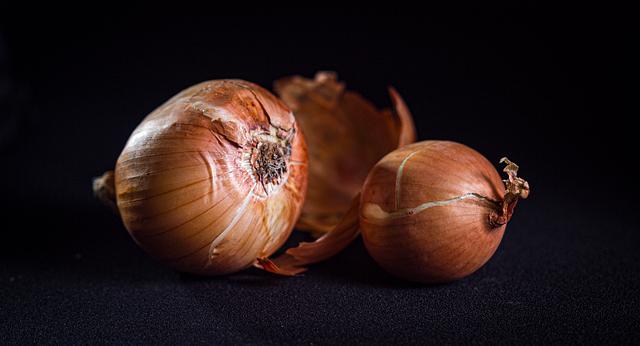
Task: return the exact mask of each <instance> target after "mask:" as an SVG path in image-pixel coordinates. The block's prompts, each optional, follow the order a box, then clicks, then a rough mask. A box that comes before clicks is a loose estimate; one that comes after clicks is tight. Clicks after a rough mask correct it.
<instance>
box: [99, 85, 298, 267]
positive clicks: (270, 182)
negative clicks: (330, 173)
mask: <svg viewBox="0 0 640 346" xmlns="http://www.w3.org/2000/svg"><path fill="white" fill-rule="evenodd" d="M112 175H113V173H111V172H107V173H106V174H105V175H104V176H103V177H102V178H100V179H97V180H96V181H95V182H94V190H95V191H96V194H97V195H98V196H99V197H101V199H103V200H105V201H109V200H113V199H115V202H116V203H117V210H118V211H119V213H120V215H121V217H122V221H123V222H124V225H125V227H126V228H127V230H128V231H129V233H130V234H131V236H132V237H133V239H134V240H135V241H136V242H137V243H138V244H139V245H140V247H142V248H143V249H144V250H145V251H146V252H148V253H149V254H150V255H151V256H153V257H155V258H157V259H158V260H160V261H161V262H163V263H165V264H167V265H169V266H171V267H173V268H175V269H177V270H180V271H184V272H190V273H195V274H203V275H218V274H225V273H231V272H235V271H238V270H241V269H243V268H246V267H249V266H251V265H252V264H254V263H256V262H257V260H258V258H263V257H267V256H269V255H271V254H272V253H273V252H275V251H276V250H277V249H278V248H279V247H280V246H281V245H282V244H283V243H284V242H285V240H286V239H287V238H288V236H289V234H290V233H291V231H292V229H293V227H294V224H295V221H296V219H297V218H298V216H299V214H300V211H301V209H302V203H303V201H304V196H305V192H306V184H307V150H306V145H305V143H304V139H303V136H302V133H301V132H300V131H299V129H298V126H297V124H296V122H295V119H294V116H293V114H292V112H291V111H290V110H289V108H288V107H287V106H286V105H285V104H284V103H282V102H281V101H279V100H278V99H277V98H276V97H275V96H273V95H272V94H270V93H269V92H268V91H266V90H264V89H262V88H261V87H259V86H257V85H255V84H252V83H249V82H245V81H241V80H216V81H209V82H204V83H201V84H198V85H195V86H192V87H190V88H188V89H186V90H184V91H182V92H180V93H179V94H177V95H176V96H174V97H173V98H171V99H170V100H169V101H167V102H166V103H165V104H163V105H162V106H160V107H159V108H158V109H156V110H155V111H153V112H152V113H151V114H149V115H148V116H147V117H146V118H145V119H144V120H143V121H142V123H141V124H140V125H139V126H138V127H137V128H136V129H135V131H134V132H133V134H132V135H131V137H130V138H129V140H128V142H127V144H126V146H125V148H124V150H123V151H122V153H121V155H120V157H119V158H118V162H117V164H116V169H115V174H114V175H113V177H115V179H113V178H112ZM110 184H114V185H113V186H110Z"/></svg>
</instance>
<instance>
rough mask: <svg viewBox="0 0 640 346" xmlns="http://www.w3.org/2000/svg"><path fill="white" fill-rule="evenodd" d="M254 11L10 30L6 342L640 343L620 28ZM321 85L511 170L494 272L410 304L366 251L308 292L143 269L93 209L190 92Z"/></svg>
mask: <svg viewBox="0 0 640 346" xmlns="http://www.w3.org/2000/svg"><path fill="white" fill-rule="evenodd" d="M248 7H249V6H247V8H245V9H240V10H230V11H226V10H223V9H214V8H212V9H205V8H202V7H195V6H194V7H189V6H188V5H186V4H183V5H181V4H174V5H172V7H167V8H157V7H156V8H154V10H151V9H149V8H146V7H142V6H140V7H127V8H126V9H118V10H113V9H104V8H99V7H97V8H95V9H85V10H86V11H83V12H74V9H71V8H70V9H60V8H58V9H57V11H55V13H54V12H53V11H49V10H47V9H42V8H39V11H37V12H38V13H34V12H35V11H32V10H33V9H20V10H14V9H9V8H3V9H2V11H0V12H2V15H0V18H1V21H0V167H1V168H0V182H1V183H0V184H1V185H0V189H1V190H0V191H2V198H0V201H1V207H2V209H1V213H2V221H3V225H2V226H1V227H0V228H1V229H2V231H1V232H2V233H1V234H2V238H1V240H0V341H2V343H6V342H9V343H14V342H15V343H25V342H26V343H36V342H37V343H68V342H76V343H78V342H82V341H84V342H96V341H100V342H106V343H158V342H169V343H181V342H187V343H198V342H205V343H252V344H262V343H302V344H312V343H313V344H316V343H341V342H345V341H347V340H350V342H356V343H367V344H368V343H440V342H446V343H463V342H464V343H497V342H505V343H518V344H520V343H549V342H553V343H583V342H587V343H604V342H614V341H617V342H628V343H631V342H633V340H634V339H636V338H637V337H640V332H639V329H638V327H639V322H640V318H639V315H638V309H639V308H640V304H639V303H640V302H639V298H638V287H639V284H640V280H639V274H640V255H639V254H638V251H637V245H638V240H639V236H638V231H639V227H638V219H637V211H638V206H639V205H638V204H639V203H638V202H637V198H636V197H635V193H636V191H637V186H636V185H637V182H636V181H635V180H636V178H635V171H634V168H633V167H634V161H635V159H636V157H637V154H634V153H633V151H632V149H633V146H632V143H634V142H635V139H636V138H637V134H636V133H635V132H636V131H635V128H634V126H631V125H630V123H629V121H628V120H626V118H627V117H629V116H630V115H631V112H630V111H629V110H628V109H627V108H626V107H625V100H626V99H627V97H629V96H630V92H629V91H628V90H629V89H625V87H623V86H624V85H625V84H626V83H628V82H631V77H630V70H631V69H630V67H629V66H630V65H629V64H628V62H629V61H630V60H631V58H630V52H629V51H630V47H633V46H634V45H637V38H635V39H633V40H632V39H631V37H630V36H631V35H630V32H631V31H630V26H631V25H630V24H631V22H630V20H629V19H628V18H627V17H626V16H625V12H626V13H628V10H625V9H614V8H583V7H571V8H562V9H561V8H557V7H544V6H538V5H534V4H529V5H527V6H521V7H502V8H492V9H487V8H483V9H480V8H467V9H456V10H454V11H448V10H447V11H443V10H426V9H421V10H415V11H413V13H411V12H407V13H404V12H401V11H398V10H395V9H392V8H388V9H383V10H380V11H377V10H371V9H370V10H367V11H364V12H363V11H362V10H359V11H355V10H351V11H347V10H343V11H329V10H319V9H315V10H305V11H300V12H299V13H291V12H285V11H276V10H270V11H264V12H259V11H254V12H251V13H249V15H247V16H243V17H237V16H235V15H233V14H238V13H245V12H246V11H248V10H249V8H248ZM75 10H77V9H75ZM317 70H333V71H337V72H338V73H339V77H340V78H341V79H342V80H344V81H346V82H347V84H348V87H349V88H350V89H352V90H356V91H358V92H360V93H361V94H363V95H364V96H365V97H367V98H368V99H370V100H372V101H373V102H374V103H375V104H376V105H378V106H380V107H383V106H388V105H389V103H390V101H389V100H388V96H387V95H386V87H387V86H388V85H393V86H395V87H396V88H397V89H398V90H399V91H400V92H401V94H402V95H403V96H404V98H405V100H406V102H407V103H408V105H409V106H410V108H411V110H412V112H413V114H414V117H415V122H416V126H417V129H418V133H419V137H420V139H450V140H455V141H459V142H462V143H465V144H467V145H470V146H471V147H473V148H475V149H477V150H478V151H480V152H481V153H483V154H484V155H485V156H486V157H487V158H489V159H490V160H491V161H493V162H497V160H498V159H499V158H500V157H501V156H504V155H508V156H509V158H511V159H513V160H514V161H516V162H517V163H518V164H519V165H520V167H521V171H520V172H521V175H522V176H523V177H525V178H526V179H527V180H528V181H529V182H530V184H531V186H532V193H531V197H530V198H529V199H528V200H526V201H523V202H521V203H520V204H519V206H518V210H517V211H516V215H515V217H514V219H513V220H512V222H511V223H510V224H509V227H508V230H507V233H506V234H505V238H504V240H503V242H502V244H501V246H500V248H499V249H498V251H497V253H496V254H495V255H494V257H493V258H492V260H491V261H490V262H489V263H488V264H487V265H486V266H484V267H483V268H482V269H480V270H479V271H478V272H476V273H475V274H473V275H472V276H470V277H468V278H466V279H463V280H460V281H458V282H454V283H451V284H447V285H437V286H424V285H415V284H411V283H407V282H403V281H399V280H396V279H393V278H392V277H390V276H389V275H387V274H386V273H384V272H383V271H382V270H381V269H379V268H378V267H377V266H376V264H375V263H374V262H373V261H372V260H371V259H370V258H369V257H368V256H367V254H366V251H365V249H364V247H363V245H362V243H361V241H357V242H356V243H355V244H353V245H352V246H350V247H349V248H348V249H347V250H346V251H345V252H343V253H342V254H340V255H338V256H336V257H335V258H333V259H331V260H329V261H327V262H325V263H322V264H319V265H315V266H313V267H312V268H311V270H310V271H309V272H308V273H306V274H304V275H301V276H299V277H294V278H281V277H275V276H272V275H268V274H265V273H262V272H260V271H258V270H253V269H251V270H247V271H244V272H241V273H238V274H235V275H230V276H226V277H220V278H199V277H194V276H188V275H182V274H179V273H176V272H173V271H171V270H169V269H166V268H164V267H161V266H160V265H159V264H158V263H155V262H153V261H152V260H150V259H149V258H148V257H146V256H145V254H144V253H143V252H142V251H141V250H139V249H138V248H137V247H136V245H135V244H134V243H133V241H132V240H131V239H130V238H129V236H128V234H127V232H126V230H125V229H124V227H123V226H122V224H121V222H120V221H119V220H118V218H117V217H116V216H115V215H113V214H111V213H110V212H109V211H108V210H105V209H104V208H103V207H102V206H101V205H100V204H99V203H98V202H97V201H96V200H94V198H93V196H92V193H91V179H92V177H94V176H97V175H99V174H101V173H102V172H103V171H105V170H107V169H111V168H112V167H113V165H114V164H115V161H116V159H117V157H118V154H119V152H120V150H121V149H122V148H123V146H124V143H125V141H126V139H127V138H128V135H129V134H130V133H131V131H132V130H133V129H134V128H135V126H136V125H137V124H138V123H139V122H140V120H141V119H142V118H143V117H144V116H145V115H146V114H147V113H149V112H150V111H151V110H153V109H154V108H155V107H156V106H158V105H159V104H160V103H162V102H163V101H165V100H166V99H168V98H169V97H171V96H172V95H173V94H175V93H177V92H178V91H180V90H181V89H183V88H185V87H187V86H190V85H192V84H195V83H197V82H200V81H203V80H207V79H220V78H242V79H247V80H250V81H253V82H256V83H258V84H260V85H263V86H265V87H267V88H270V87H271V83H272V81H274V80H275V79H277V78H280V77H283V76H287V75H292V74H301V75H304V76H307V77H312V76H313V74H314V73H315V71H317ZM626 79H628V80H627V81H625V80H626ZM363 126H366V125H364V124H363ZM301 239H304V238H303V237H302V236H301V235H295V236H294V239H293V240H292V241H291V242H290V243H291V244H293V243H295V242H297V241H299V240H301Z"/></svg>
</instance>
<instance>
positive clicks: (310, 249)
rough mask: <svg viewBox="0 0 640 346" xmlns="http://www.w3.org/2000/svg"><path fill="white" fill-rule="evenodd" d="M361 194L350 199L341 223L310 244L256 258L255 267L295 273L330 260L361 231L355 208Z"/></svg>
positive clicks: (273, 271) (289, 274) (289, 273)
mask: <svg viewBox="0 0 640 346" xmlns="http://www.w3.org/2000/svg"><path fill="white" fill-rule="evenodd" d="M359 206H360V194H357V195H356V197H355V198H354V199H353V200H352V203H351V207H350V208H349V210H348V211H347V213H346V214H345V215H344V217H343V218H342V220H341V221H340V223H339V224H338V225H337V226H336V227H335V228H334V229H333V230H332V231H331V232H328V233H326V234H325V235H323V236H322V237H320V238H318V239H317V240H316V241H314V242H312V243H308V242H302V243H300V244H298V246H297V247H294V248H290V249H288V250H287V251H286V252H285V253H284V254H282V255H280V256H277V257H276V258H274V259H272V260H271V259H269V258H266V257H265V258H259V259H258V261H257V262H256V264H255V266H256V267H258V268H261V269H263V270H266V271H268V272H271V273H274V274H280V275H285V276H294V275H297V274H300V273H302V272H304V271H306V270H307V268H305V266H307V265H309V264H313V263H318V262H322V261H324V260H326V259H329V258H331V257H333V256H335V255H336V254H338V253H339V252H340V251H342V250H343V249H344V248H346V247H347V245H349V244H350V243H351V242H352V241H353V240H354V239H356V238H357V237H358V235H359V234H360V227H359V225H358V209H359Z"/></svg>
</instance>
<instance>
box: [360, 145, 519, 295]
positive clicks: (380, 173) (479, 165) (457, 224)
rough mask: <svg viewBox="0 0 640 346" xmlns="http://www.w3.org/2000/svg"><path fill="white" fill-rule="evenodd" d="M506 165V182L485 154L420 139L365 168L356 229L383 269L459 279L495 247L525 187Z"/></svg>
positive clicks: (411, 276)
mask: <svg viewBox="0 0 640 346" xmlns="http://www.w3.org/2000/svg"><path fill="white" fill-rule="evenodd" d="M502 161H503V162H507V163H508V165H507V167H506V169H505V172H507V173H508V174H509V180H507V181H505V184H506V186H507V191H506V192H505V184H503V182H502V181H501V179H500V176H499V174H498V172H496V170H495V168H494V167H493V165H491V163H490V162H489V161H487V159H485V158H484V157H483V156H482V155H481V154H479V153H478V152H477V151H475V150H473V149H471V148H469V147H467V146H464V145H462V144H459V143H454V142H444V141H426V142H420V143H416V144H413V145H409V146H406V147H403V148H401V149H398V150H396V151H394V152H393V153H391V154H389V155H387V156H385V157H384V158H383V159H382V160H381V161H380V162H378V164H376V166H375V167H374V168H373V170H372V171H371V172H370V173H369V176H368V177H367V180H366V182H365V184H364V187H363V193H362V198H361V200H360V203H361V204H360V229H361V230H362V236H363V239H364V243H365V246H366V248H367V250H368V252H369V254H371V256H372V257H373V258H374V259H375V260H376V262H378V263H379V264H380V266H382V267H383V268H384V269H385V270H387V271H388V272H389V273H391V274H393V275H396V276H399V277H401V278H404V279H408V280H412V281H420V282H447V281H452V280H455V279H459V278H462V277H465V276H467V275H469V274H471V273H473V272H474V271H476V270H477V269H478V268H480V267H481V266H482V265H483V264H485V263H486V262H487V261H488V260H489V258H491V256H492V255H493V253H494V252H495V251H496V248H497V247H498V245H499V244H500V240H501V239H502V235H503V234H504V231H505V228H506V223H507V222H508V221H509V219H510V218H511V216H512V214H513V208H514V207H515V204H516V202H517V200H518V197H521V198H526V197H527V196H528V193H529V186H528V184H527V182H525V181H524V180H522V179H520V178H517V176H516V174H517V169H518V168H517V166H516V165H515V164H513V163H510V161H508V159H506V158H505V159H503V160H502Z"/></svg>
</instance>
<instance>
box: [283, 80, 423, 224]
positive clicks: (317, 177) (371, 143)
mask: <svg viewBox="0 0 640 346" xmlns="http://www.w3.org/2000/svg"><path fill="white" fill-rule="evenodd" d="M274 89H275V91H276V93H277V94H278V95H279V96H280V97H281V98H282V100H283V101H284V102H285V103H286V104H287V105H288V106H289V107H290V108H291V109H292V110H293V112H294V113H295V115H296V120H297V122H298V123H299V125H300V127H301V129H302V131H303V132H304V134H305V140H306V141H307V143H308V145H309V190H308V193H307V198H306V200H305V203H304V206H303V209H302V215H301V216H300V219H299V220H298V223H297V225H296V229H299V230H304V231H310V232H312V233H313V234H314V235H316V236H320V235H322V234H325V233H327V232H329V231H330V230H332V229H333V228H334V227H335V226H336V225H337V224H338V223H339V221H341V219H342V218H343V217H344V215H346V214H347V212H348V210H349V207H350V206H351V204H352V200H353V198H354V197H355V196H356V195H357V194H358V193H359V192H360V189H361V188H362V184H363V183H364V180H365V178H366V177H367V174H368V173H369V170H370V169H371V168H372V167H373V165H375V163H376V162H378V160H380V159H381V158H382V157H383V156H384V155H386V154H387V153H389V152H390V151H392V150H394V149H396V148H398V147H399V146H402V145H405V144H409V143H413V142H414V141H415V128H414V125H413V119H412V117H411V113H410V112H409V108H408V107H407V106H406V104H405V103H404V101H403V100H402V98H401V97H400V95H399V94H398V93H397V92H396V91H395V89H393V88H389V95H390V97H391V100H392V102H393V110H390V109H383V110H378V109H377V108H376V107H375V106H374V105H373V104H372V103H371V102H369V101H368V100H366V99H365V98H363V97H362V96H360V95H359V94H358V93H356V92H353V91H350V90H347V89H346V87H345V84H344V83H342V82H339V81H338V79H337V75H336V74H335V73H332V72H318V73H317V74H316V76H315V78H314V79H307V78H304V77H300V76H292V77H286V78H282V79H280V80H278V81H276V82H275V83H274Z"/></svg>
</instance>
